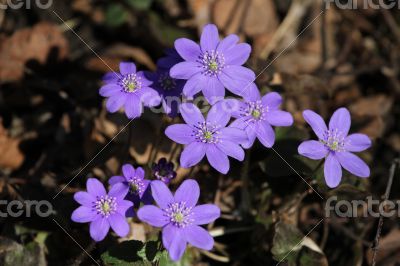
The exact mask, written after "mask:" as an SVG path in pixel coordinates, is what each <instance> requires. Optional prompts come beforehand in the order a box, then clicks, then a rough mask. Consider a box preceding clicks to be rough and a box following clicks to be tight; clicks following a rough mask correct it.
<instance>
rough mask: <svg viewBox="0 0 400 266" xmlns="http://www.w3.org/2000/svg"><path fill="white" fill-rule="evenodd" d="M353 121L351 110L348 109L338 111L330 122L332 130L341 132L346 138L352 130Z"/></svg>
mask: <svg viewBox="0 0 400 266" xmlns="http://www.w3.org/2000/svg"><path fill="white" fill-rule="evenodd" d="M350 125H351V119H350V113H349V110H347V109H346V108H339V109H337V110H336V111H335V112H334V113H333V115H332V117H331V120H330V121H329V129H330V130H335V129H337V130H339V131H340V132H341V133H342V134H343V135H344V136H347V134H348V133H349V130H350Z"/></svg>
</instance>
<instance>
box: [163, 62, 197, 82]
mask: <svg viewBox="0 0 400 266" xmlns="http://www.w3.org/2000/svg"><path fill="white" fill-rule="evenodd" d="M200 71H201V66H200V64H199V63H198V62H187V61H185V62H181V63H178V64H176V65H174V66H173V67H172V68H171V70H170V71H169V74H170V76H171V77H173V78H175V79H189V78H191V77H192V76H194V75H195V74H197V73H200Z"/></svg>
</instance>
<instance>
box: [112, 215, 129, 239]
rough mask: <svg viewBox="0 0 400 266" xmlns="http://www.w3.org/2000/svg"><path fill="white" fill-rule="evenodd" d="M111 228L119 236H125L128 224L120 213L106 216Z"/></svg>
mask: <svg viewBox="0 0 400 266" xmlns="http://www.w3.org/2000/svg"><path fill="white" fill-rule="evenodd" d="M108 221H109V223H110V226H111V228H112V229H113V230H114V232H115V233H116V234H117V235H118V236H120V237H125V236H127V235H128V233H129V224H128V222H127V221H126V219H125V216H122V215H121V214H120V213H114V214H112V215H110V216H109V217H108Z"/></svg>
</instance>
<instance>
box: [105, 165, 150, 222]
mask: <svg viewBox="0 0 400 266" xmlns="http://www.w3.org/2000/svg"><path fill="white" fill-rule="evenodd" d="M122 173H123V176H113V177H111V178H110V179H109V180H108V183H109V184H110V185H111V186H115V185H116V184H122V185H123V186H124V187H125V188H126V189H127V191H128V193H127V195H126V199H127V200H130V201H132V202H133V206H134V207H139V204H140V201H143V202H144V203H146V204H148V203H150V202H151V201H152V199H151V196H150V190H149V189H148V188H149V184H150V180H146V179H144V170H143V168H142V167H138V168H137V169H136V170H135V168H134V167H133V166H132V165H130V164H124V165H123V166H122ZM133 214H134V212H133V207H132V208H130V209H129V210H128V212H127V216H129V217H131V216H133Z"/></svg>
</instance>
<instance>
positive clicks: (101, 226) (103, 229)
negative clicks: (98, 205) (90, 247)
mask: <svg viewBox="0 0 400 266" xmlns="http://www.w3.org/2000/svg"><path fill="white" fill-rule="evenodd" d="M108 230H110V224H109V222H108V221H107V219H105V218H103V217H100V218H98V219H97V220H94V221H93V222H91V223H90V229H89V231H90V236H91V237H92V238H93V240H94V241H96V242H99V241H101V240H103V239H104V238H105V237H106V235H107V233H108Z"/></svg>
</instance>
